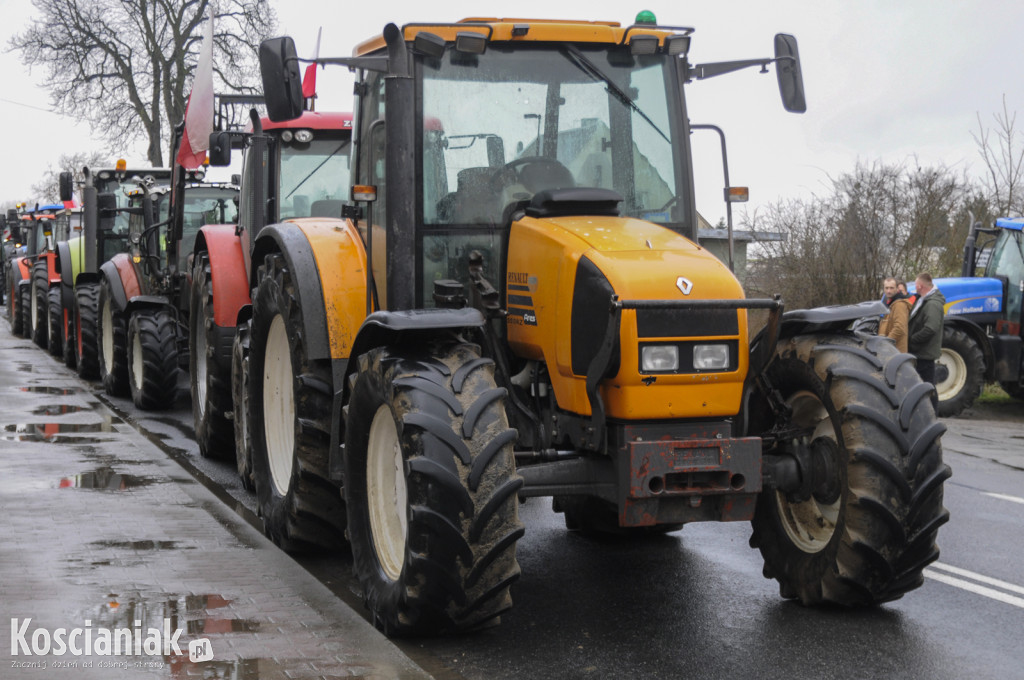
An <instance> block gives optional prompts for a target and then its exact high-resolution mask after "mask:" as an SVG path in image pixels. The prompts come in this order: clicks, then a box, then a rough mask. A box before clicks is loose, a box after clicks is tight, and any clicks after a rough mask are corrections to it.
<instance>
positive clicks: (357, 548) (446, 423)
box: [345, 345, 523, 635]
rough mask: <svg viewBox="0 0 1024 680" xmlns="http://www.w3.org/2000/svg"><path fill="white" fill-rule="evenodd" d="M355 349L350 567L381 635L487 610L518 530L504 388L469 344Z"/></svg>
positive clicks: (493, 608) (501, 606) (463, 619)
mask: <svg viewBox="0 0 1024 680" xmlns="http://www.w3.org/2000/svg"><path fill="white" fill-rule="evenodd" d="M431 349H432V351H430V353H429V354H428V353H425V352H415V353H414V352H413V351H410V350H404V349H403V350H401V351H400V352H401V353H399V352H396V351H394V350H389V349H386V348H381V349H376V350H373V351H371V352H369V353H367V354H364V355H362V356H360V357H359V359H358V362H359V371H358V374H357V375H356V376H354V378H355V381H354V386H353V389H352V396H351V399H350V400H349V403H348V407H347V415H346V418H345V422H346V424H347V425H346V430H347V431H346V439H345V494H346V499H347V507H348V511H349V522H348V535H349V540H350V541H351V543H352V557H353V568H354V569H355V573H356V576H357V577H358V578H359V582H360V583H361V584H362V587H363V598H364V599H365V601H366V604H367V607H368V608H369V609H370V611H371V612H372V615H373V620H374V623H375V624H376V626H377V627H378V628H380V629H381V630H383V631H384V633H385V634H387V635H405V634H417V635H419V634H436V633H438V632H442V631H448V630H463V629H469V628H474V627H478V626H481V625H483V624H485V623H488V622H492V621H495V620H497V618H498V617H499V616H500V615H501V614H502V613H503V612H505V611H507V610H508V609H509V608H510V607H511V606H512V598H511V596H510V594H509V586H510V585H511V584H512V582H513V581H515V580H516V579H517V578H518V576H519V565H518V563H517V561H516V555H515V545H516V542H517V541H518V540H519V538H520V537H521V536H522V535H523V525H522V524H521V523H520V521H519V514H518V507H517V503H518V500H517V492H518V490H519V489H520V487H522V484H523V481H522V479H521V478H520V477H518V476H517V475H516V473H515V462H514V459H513V451H512V446H513V442H514V441H515V438H516V432H515V430H512V429H510V428H509V427H508V418H507V416H506V413H505V409H504V397H505V390H503V389H498V388H496V387H495V383H494V374H493V364H492V363H491V362H489V361H479V354H478V353H477V351H476V349H475V347H471V346H469V345H448V346H442V347H436V348H431Z"/></svg>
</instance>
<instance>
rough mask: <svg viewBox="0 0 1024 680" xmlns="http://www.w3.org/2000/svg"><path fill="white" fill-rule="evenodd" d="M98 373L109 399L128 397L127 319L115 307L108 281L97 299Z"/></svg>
mask: <svg viewBox="0 0 1024 680" xmlns="http://www.w3.org/2000/svg"><path fill="white" fill-rule="evenodd" d="M97 330H98V333H99V345H100V347H99V350H100V351H99V373H100V382H102V383H103V389H104V390H106V392H107V394H109V395H110V396H112V397H127V396H128V395H129V394H130V389H129V387H128V319H127V318H126V316H125V314H124V312H120V311H118V310H117V308H116V307H115V306H114V294H113V290H112V288H111V285H110V281H108V280H107V279H106V278H104V279H103V281H102V282H101V283H100V297H99V319H98V328H97Z"/></svg>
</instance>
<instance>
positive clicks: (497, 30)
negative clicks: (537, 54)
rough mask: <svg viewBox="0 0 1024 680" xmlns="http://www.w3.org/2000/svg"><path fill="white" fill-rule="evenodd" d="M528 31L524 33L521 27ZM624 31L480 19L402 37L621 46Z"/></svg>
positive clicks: (612, 25) (664, 33)
mask: <svg viewBox="0 0 1024 680" xmlns="http://www.w3.org/2000/svg"><path fill="white" fill-rule="evenodd" d="M523 26H526V27H528V30H527V31H526V32H525V33H523V32H522V30H521V28H520V27H523ZM627 30H629V29H628V28H626V27H623V26H621V25H620V24H619V23H618V22H616V21H570V20H558V19H509V18H501V19H499V18H479V17H473V18H469V19H463V20H462V21H460V22H458V23H457V24H445V25H437V24H415V23H413V24H407V25H405V26H404V27H403V33H404V37H405V39H406V40H407V41H412V40H414V39H415V38H416V35H417V34H418V33H419V32H420V31H427V32H429V33H433V34H434V35H438V36H440V37H442V38H444V39H445V40H446V41H448V42H452V41H454V40H455V36H456V34H458V33H481V34H483V35H486V36H489V39H490V40H491V41H516V42H557V43H561V42H580V43H582V42H592V43H612V44H621V43H622V39H623V36H624V35H625V33H626V31H627ZM675 34H676V31H672V30H665V29H657V28H633V29H632V30H629V35H630V36H636V35H653V36H655V37H656V38H658V44H661V43H662V42H663V41H664V39H665V38H666V37H668V36H671V35H675ZM384 47H385V43H384V37H383V36H377V37H375V38H371V39H370V40H367V41H365V42H363V43H360V44H359V45H357V46H356V49H355V50H354V54H355V55H356V56H359V55H362V54H367V53H369V52H373V51H376V50H380V49H384Z"/></svg>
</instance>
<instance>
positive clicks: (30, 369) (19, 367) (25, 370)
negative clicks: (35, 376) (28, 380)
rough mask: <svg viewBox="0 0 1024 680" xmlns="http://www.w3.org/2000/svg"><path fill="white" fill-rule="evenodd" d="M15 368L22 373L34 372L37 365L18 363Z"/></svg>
mask: <svg viewBox="0 0 1024 680" xmlns="http://www.w3.org/2000/svg"><path fill="white" fill-rule="evenodd" d="M15 368H16V369H17V370H18V371H20V372H22V373H34V372H35V367H34V366H33V365H32V364H24V363H22V364H18V365H17V366H15Z"/></svg>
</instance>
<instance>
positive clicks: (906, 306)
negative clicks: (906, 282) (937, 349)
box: [878, 276, 911, 352]
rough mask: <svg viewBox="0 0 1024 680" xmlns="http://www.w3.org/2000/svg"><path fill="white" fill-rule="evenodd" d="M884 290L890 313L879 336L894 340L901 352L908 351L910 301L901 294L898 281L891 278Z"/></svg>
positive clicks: (883, 283) (885, 284)
mask: <svg viewBox="0 0 1024 680" xmlns="http://www.w3.org/2000/svg"><path fill="white" fill-rule="evenodd" d="M882 289H883V290H884V291H885V299H884V300H883V302H885V304H886V306H887V307H888V308H889V313H888V314H887V315H886V316H885V317H884V318H883V319H882V321H881V323H879V325H878V334H879V335H884V336H886V337H887V338H892V339H893V341H894V342H895V343H896V349H898V350H899V351H901V352H906V351H907V340H908V339H909V337H910V336H909V334H908V331H907V327H908V324H909V320H910V306H911V305H910V301H909V300H907V296H906V295H904V294H903V293H901V292H900V290H899V288H898V287H897V285H896V279H895V278H893V277H892V276H890V277H889V278H887V279H886V280H885V281H884V282H882Z"/></svg>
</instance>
